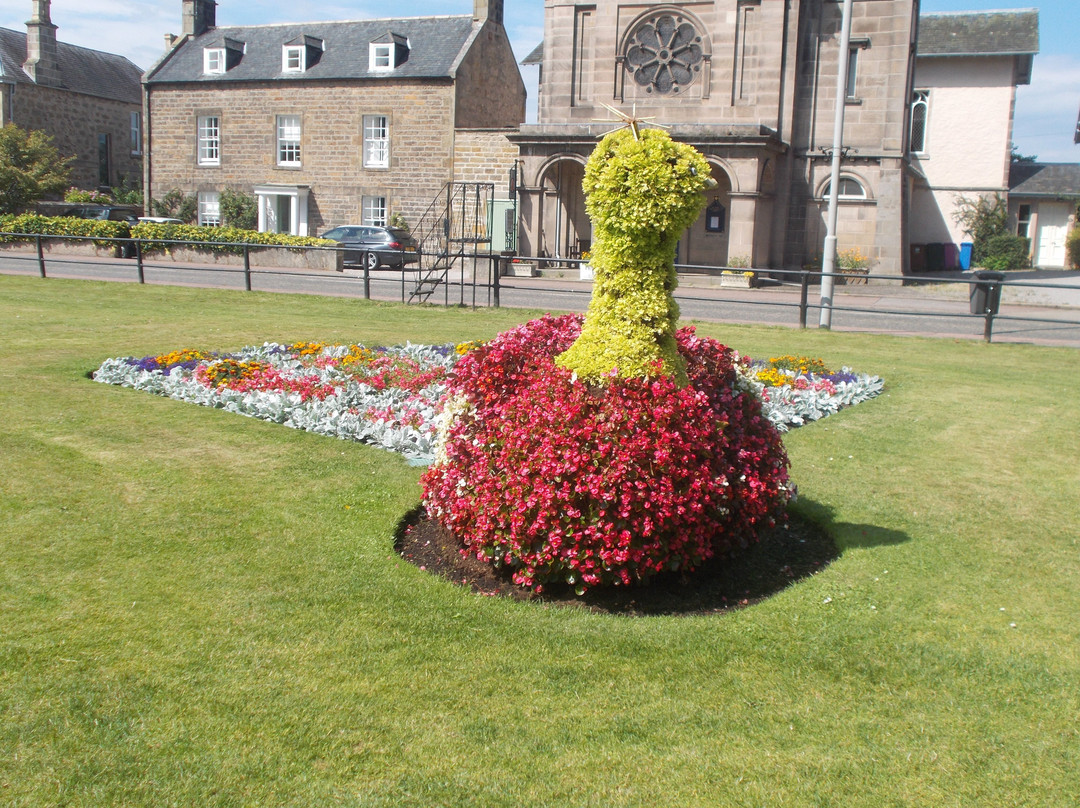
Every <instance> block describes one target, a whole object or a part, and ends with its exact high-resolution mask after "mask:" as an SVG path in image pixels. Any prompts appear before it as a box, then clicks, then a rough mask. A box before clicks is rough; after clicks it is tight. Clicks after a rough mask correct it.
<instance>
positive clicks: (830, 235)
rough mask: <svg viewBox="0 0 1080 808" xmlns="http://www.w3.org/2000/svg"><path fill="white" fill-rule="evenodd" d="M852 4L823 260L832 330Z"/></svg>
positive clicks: (843, 40)
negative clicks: (838, 204)
mask: <svg viewBox="0 0 1080 808" xmlns="http://www.w3.org/2000/svg"><path fill="white" fill-rule="evenodd" d="M851 3H852V0H844V11H843V16H842V17H841V20H840V52H839V54H838V56H837V58H838V61H839V63H840V67H839V69H838V70H837V71H836V120H835V123H834V125H833V145H832V174H831V177H832V179H831V180H830V181H829V211H828V215H827V216H826V219H825V246H824V249H823V251H822V258H821V319H820V320H819V321H818V325H819V326H820V327H821V328H824V329H830V328H832V302H833V301H832V299H833V287H834V286H835V284H834V283H833V281H834V278H833V272H834V271H835V270H836V221H837V216H838V214H839V211H838V210H837V205H836V202H837V198H838V196H839V194H840V160H841V158H842V157H843V154H844V106H845V101H846V99H847V83H848V63H849V59H848V52H849V51H850V49H851Z"/></svg>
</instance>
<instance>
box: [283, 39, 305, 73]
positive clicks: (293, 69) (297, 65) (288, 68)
mask: <svg viewBox="0 0 1080 808" xmlns="http://www.w3.org/2000/svg"><path fill="white" fill-rule="evenodd" d="M306 69H307V60H306V59H305V58H304V48H303V47H299V46H295V45H286V46H285V47H284V48H282V51H281V72H282V73H303V72H304V71H305V70H306Z"/></svg>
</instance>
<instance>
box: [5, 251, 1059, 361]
mask: <svg viewBox="0 0 1080 808" xmlns="http://www.w3.org/2000/svg"><path fill="white" fill-rule="evenodd" d="M13 240H17V241H20V242H25V243H27V244H28V245H32V246H33V249H34V253H35V254H34V256H33V257H32V258H30V259H29V260H32V261H34V263H35V264H36V268H37V272H38V274H39V275H40V277H42V278H45V277H48V276H49V264H50V263H52V262H56V263H58V264H61V263H62V264H72V263H76V264H77V263H80V261H79V258H80V257H82V256H79V255H71V254H58V255H49V254H47V252H46V250H45V245H46V244H47V243H48V242H50V241H64V242H91V243H95V244H97V245H99V246H100V245H108V244H112V245H114V247H115V252H116V253H117V256H119V255H121V254H127V255H130V258H129V259H125V260H124V263H125V264H126V263H127V261H128V260H130V261H131V262H132V268H133V274H134V275H135V279H136V280H137V281H138V282H139V283H146V282H147V278H146V273H147V269H148V268H153V269H159V270H161V269H167V270H172V271H180V272H191V273H200V272H213V273H219V274H220V273H226V274H233V273H235V274H239V275H242V277H243V288H244V289H245V290H247V291H251V290H252V289H253V287H254V286H255V285H256V284H255V283H253V279H255V278H258V277H261V276H265V277H271V276H278V277H288V276H293V277H298V278H300V277H302V278H307V279H311V278H313V277H318V278H325V279H327V280H328V281H332V282H335V281H336V282H346V283H349V284H355V281H356V280H357V278H358V277H359V278H360V279H361V280H362V284H363V286H362V290H363V297H364V298H365V299H371V298H372V296H373V289H372V285H373V283H378V284H379V285H380V288H381V289H382V291H383V294H382V295H380V297H381V299H386V295H385V291H386V290H387V289H389V288H391V286H393V287H395V288H399V290H400V300H401V302H402V303H409V302H414V301H415V295H413V294H412V290H414V289H415V287H416V285H417V283H418V282H419V281H420V279H421V277H422V273H423V271H424V270H423V269H422V268H421V267H420V266H412V265H410V264H405V263H403V264H402V265H401V266H400V267H398V268H393V269H392V268H379V269H369V268H368V266H367V262H366V261H363V260H362V261H361V263H360V265H359V266H357V267H355V268H350V271H349V272H348V273H337V272H331V271H326V272H316V271H313V270H312V269H303V268H299V269H295V268H286V267H268V266H254V265H253V256H258V255H259V254H260V253H265V252H267V251H274V250H288V251H290V252H293V253H296V252H303V253H307V252H312V251H319V252H339V253H343V252H345V248H343V247H337V246H327V247H293V246H283V245H265V244H245V243H207V242H190V241H168V240H164V239H133V238H106V237H101V236H66V235H65V236H52V235H40V234H29V235H28V234H13V233H0V241H2V242H4V243H11V242H12V241H13ZM151 244H152V245H154V249H160V246H161V245H166V246H167V247H185V248H193V249H200V250H206V251H214V250H216V251H230V252H232V253H233V254H235V255H237V256H239V258H240V262H239V264H238V265H234V266H223V265H217V264H209V265H200V264H197V263H181V262H172V261H169V262H162V261H160V260H159V261H154V260H153V255H154V252H153V250H148V249H147V248H148V245H151ZM350 252H355V248H352V249H351V250H350ZM11 257H12V258H18V256H11ZM467 258H468V260H467V261H466V260H461V261H459V262H458V264H457V270H458V271H455V272H453V273H448V275H447V277H446V279H445V281H444V283H443V284H442V286H443V294H442V295H441V297H442V301H441V302H442V304H443V305H445V306H450V305H456V306H472V307H480V306H490V307H495V308H498V307H500V306H501V305H502V303H503V296H504V292H512V291H515V290H523V289H526V287H524V286H521V285H516V284H515V279H514V278H513V277H504V276H506V275H507V274H508V269H509V266H510V262H511V261H514V262H515V263H520V264H527V265H533V266H536V267H538V268H540V270H541V271H542V272H545V273H548V275H549V277H547V278H545V283H544V291H546V292H554V293H559V294H567V295H571V296H579V297H582V298H584V297H587V296H589V295H591V291H592V288H591V284H589V285H588V286H586V285H584V284H582V283H577V284H561V283H560V278H557V277H550V275H551V274H552V273H560V272H561V273H564V274H574V275H576V274H578V269H579V267H580V266H581V265H582V264H585V263H587V262H585V261H582V260H580V259H569V258H547V257H539V256H536V257H530V256H513V257H511V256H508V255H498V254H494V253H483V252H474V254H472V255H468V256H467ZM87 263H89V262H87ZM94 263H97V264H100V263H101V259H100V258H99V259H96V260H95V262H94ZM676 268H677V270H678V271H679V273H680V278H681V279H682V280H683V281H684V284H683V285H682V286H680V289H679V293H678V298H679V300H680V302H689V301H694V302H699V303H701V304H702V305H704V306H708V305H719V304H733V305H738V306H740V307H747V308H749V309H752V308H754V307H757V306H768V307H773V308H780V309H790V310H792V318H791V319H792V321H793V324H796V323H797V325H798V327H800V328H806V327H807V323H808V320H809V318H810V316H811V313H813V312H820V311H821V309H822V304H821V303H820V302H813V301H812V300H811V290H812V289H813V288H814V287H815V286H816V285H817V284H818V283H820V280H821V278H822V273H820V272H811V271H807V270H783V269H763V270H754V273H755V279H756V282H755V284H754V286H755V287H757V288H758V289H764V290H768V289H778V290H782V291H787V292H790V293H792V294H790V295H789V296H784V297H780V298H778V297H776V296H772V297H769V298H768V299H766V298H764V297H761V298H759V297H758V296H757V295H755V294H753V293H751V294H747V293H746V292H745V291H742V292H740V295H739V296H738V297H730V296H729V297H724V296H723V295H722V291H723V289H724V287H723V286H721V287H719V290H718V289H716V288H711V289H710V290H709V294H704V293H702V292H697V293H696V294H695V287H694V286H693V285H692V283H691V279H694V278H696V279H702V278H713V279H721V280H722V276H723V275H724V273H725V272H731V273H737V274H742V273H744V272H746V271H747V270H744V269H742V268H730V267H707V266H698V265H681V264H680V265H678V266H677V267H676ZM833 277H834V278H835V280H836V284H837V287H836V290H837V292H838V293H842V292H843V290H844V289H845V285H844V284H845V282H846V283H860V284H861V283H867V284H868V286H867V287H866V291H870V290H874V291H875V292H877V291H880V292H881V293H882V294H883V295H885V294H887V292H888V290H889V289H890V288H897V287H903V286H911V285H917V284H954V285H955V284H966V285H968V287H969V289H970V297H969V302H970V307H969V310H968V312H966V313H965V312H959V311H955V310H954V311H935V310H933V307H932V306H926V305H923V306H922V307H921V308H920V307H918V305H917V304H918V303H919V301H918V300H914V299H913V305H912V307H908V308H902V309H900V308H885V307H882V306H881V305H875V306H864V305H859V304H858V300H859V295H858V294H854V293H849V294H842V295H841V296H842V297H843V298H844V299H845V301H846V302H844V303H843V304H840V303H838V302H837V295H834V299H833V301H832V304H831V306H830V308H831V309H832V311H833V312H834V313H841V314H842V313H851V314H865V315H899V316H906V317H920V318H927V319H932V318H958V317H966V318H969V319H978V320H981V321H982V325H983V339H984V340H985V341H987V342H990V341H992V339H993V333H994V328H995V325H996V324H998V323H1002V322H1016V323H1033V324H1044V325H1050V326H1058V327H1070V328H1080V319H1065V318H1062V317H1046V316H1035V315H1032V314H1030V313H1025V314H1015V313H1009V312H1002V311H1001V307H1000V306H999V301H1000V298H1001V292H1002V290H1004V289H1008V288H1020V287H1024V288H1033V289H1039V288H1042V289H1057V290H1072V291H1076V292H1080V285H1077V286H1068V285H1063V284H1060V283H1055V284H1048V283H1041V282H1039V281H1032V280H1013V279H1004V280H999V279H996V278H993V277H980V276H979V274H978V273H977V274H975V275H968V276H962V277H954V276H943V275H931V274H924V275H917V276H916V275H905V276H902V277H898V276H896V275H875V274H865V275H859V276H854V277H853V276H852V275H851V274H850V273H844V272H836V273H833ZM871 282H872V283H871ZM528 289H531V290H535V289H536V285H535V284H533V285H532V286H530V287H528ZM796 290H797V292H798V294H797V296H796V295H795V294H794V292H795V291H796ZM717 291H720V292H721V294H717ZM395 296H396V295H395ZM436 299H437V298H436ZM923 302H924V303H925V301H923Z"/></svg>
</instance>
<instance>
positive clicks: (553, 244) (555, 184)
mask: <svg viewBox="0 0 1080 808" xmlns="http://www.w3.org/2000/svg"><path fill="white" fill-rule="evenodd" d="M584 179H585V166H584V165H582V164H581V163H580V162H578V161H577V160H573V159H570V158H564V159H559V160H556V161H554V162H553V163H551V164H550V165H549V166H547V167H546V168H545V169H544V171H543V173H542V174H541V176H540V188H541V199H540V237H539V239H538V246H539V249H540V254H541V255H545V256H548V257H551V258H580V257H581V253H582V252H584V251H586V250H588V249H589V247H590V245H591V244H592V224H591V223H590V222H589V217H588V214H587V213H586V212H585V193H584V191H582V183H583V182H584Z"/></svg>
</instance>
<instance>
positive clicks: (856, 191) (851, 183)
mask: <svg viewBox="0 0 1080 808" xmlns="http://www.w3.org/2000/svg"><path fill="white" fill-rule="evenodd" d="M831 190H832V183H831V182H827V183H825V188H824V189H822V191H821V197H822V199H827V198H828V196H829V192H830V191H831ZM836 198H837V199H866V189H865V188H863V187H862V184H861V183H860V182H859V181H858V180H857V179H855V178H854V177H841V178H840V185H839V186H838V190H837V192H836Z"/></svg>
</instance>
